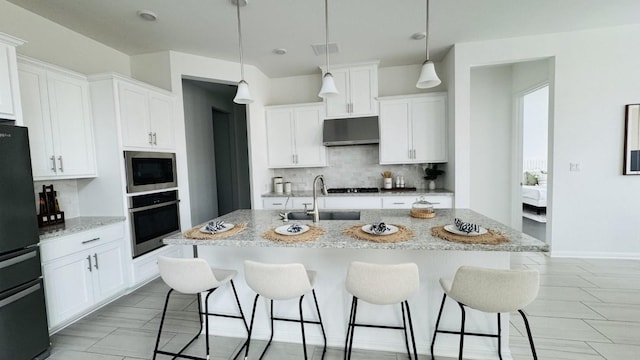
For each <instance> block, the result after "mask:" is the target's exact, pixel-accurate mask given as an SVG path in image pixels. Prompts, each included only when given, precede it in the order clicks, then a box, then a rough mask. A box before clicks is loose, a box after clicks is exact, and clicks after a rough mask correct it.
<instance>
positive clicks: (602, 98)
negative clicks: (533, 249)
mask: <svg viewBox="0 0 640 360" xmlns="http://www.w3.org/2000/svg"><path fill="white" fill-rule="evenodd" d="M639 39H640V26H637V25H633V26H621V27H615V28H607V29H599V30H590V31H580V32H570V33H561V34H548V35H542V36H530V37H522V38H513V39H502V40H493V41H482V42H473V43H464V44H457V45H456V50H455V51H456V59H455V74H456V78H455V101H456V113H455V127H456V146H455V148H456V180H455V181H456V188H455V190H456V197H455V199H456V200H455V201H456V206H457V207H469V205H470V201H471V186H470V181H471V179H472V178H473V174H472V172H471V166H470V163H469V159H470V158H471V153H472V151H473V150H472V148H471V146H470V144H469V142H467V141H464V140H465V139H468V138H469V134H470V131H471V128H472V127H471V107H470V104H471V99H470V95H471V81H470V77H471V76H470V74H471V68H472V66H478V65H483V64H500V63H510V62H515V61H522V60H528V59H540V58H545V57H554V58H555V59H554V60H555V62H554V67H553V72H552V76H554V84H555V89H552V92H551V97H552V101H553V104H550V106H552V109H553V110H552V112H551V114H552V117H551V119H550V124H549V126H550V134H551V135H552V136H550V138H549V141H550V143H551V147H552V150H553V158H552V161H551V164H549V165H550V166H551V167H552V170H551V176H550V178H549V183H550V185H551V186H552V187H553V194H550V195H552V199H551V200H552V202H553V203H552V204H551V207H552V209H553V212H552V213H551V214H548V216H550V217H551V221H552V222H553V227H552V228H551V229H550V231H548V233H547V235H551V238H552V241H553V243H552V255H557V256H608V257H636V258H640V235H639V233H638V232H637V230H636V229H635V225H634V224H635V223H637V213H638V210H639V207H638V204H640V191H638V186H639V185H640V178H638V177H633V176H622V175H621V174H622V168H621V167H622V149H623V144H622V142H623V131H624V105H625V104H630V103H637V102H638V92H637V84H638V83H640V71H638V70H637V61H636V60H635V59H637V58H638V57H639V56H640V49H639V48H638V47H634V46H630V44H635V43H637V42H638V40H639ZM594 48H597V49H598V53H599V54H603V56H594V55H593V51H594ZM460 140H462V141H460ZM570 162H574V163H580V165H581V171H580V172H569V163H570ZM597 209H599V210H597Z"/></svg>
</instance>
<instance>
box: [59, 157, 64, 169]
mask: <svg viewBox="0 0 640 360" xmlns="http://www.w3.org/2000/svg"><path fill="white" fill-rule="evenodd" d="M58 162H59V163H60V172H64V167H62V155H60V156H58Z"/></svg>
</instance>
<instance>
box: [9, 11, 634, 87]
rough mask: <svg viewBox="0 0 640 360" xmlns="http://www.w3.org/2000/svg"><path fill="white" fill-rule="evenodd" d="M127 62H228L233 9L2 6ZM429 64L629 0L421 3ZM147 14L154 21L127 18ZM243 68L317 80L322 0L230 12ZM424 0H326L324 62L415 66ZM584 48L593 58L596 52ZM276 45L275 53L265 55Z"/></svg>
mask: <svg viewBox="0 0 640 360" xmlns="http://www.w3.org/2000/svg"><path fill="white" fill-rule="evenodd" d="M9 1H10V2H11V3H14V4H16V5H18V6H21V7H23V8H25V9H27V10H29V11H32V12H34V13H36V14H39V15H41V16H43V17H45V18H48V19H50V20H52V21H54V22H57V23H59V24H61V25H63V26H65V27H67V28H70V29H72V30H74V31H76V32H78V33H81V34H84V35H86V36H88V37H90V38H92V39H95V40H97V41H99V42H101V43H104V44H106V45H108V46H110V47H112V48H114V49H117V50H119V51H121V52H123V53H126V54H128V55H138V54H144V53H151V52H157V51H163V50H175V51H180V52H185V53H191V54H196V55H202V56H208V57H214V58H218V59H223V60H230V61H238V58H239V53H238V35H237V22H236V8H235V5H233V3H231V0H136V1H130V0H111V1H105V0H46V1H45V0H40V1H34V0H9ZM430 5H431V6H430V7H431V9H430V11H431V15H430V18H431V19H430V20H431V25H430V28H431V38H430V47H431V58H432V60H435V61H440V60H442V58H443V57H444V56H445V55H446V53H447V51H448V50H449V49H450V48H451V46H452V45H453V44H456V43H463V42H470V41H478V40H487V39H500V38H509V37H517V36H526V35H535V34H544V33H555V32H565V31H574V30H583V29H591V28H598V27H609V26H617V25H627V24H636V23H640V16H638V14H639V13H640V1H638V0H608V1H603V0H597V1H596V0H561V1H559V0H519V1H514V0H431V3H430ZM141 9H146V10H150V11H152V12H154V13H155V14H157V16H158V19H157V21H155V22H147V21H143V20H141V19H140V18H139V17H138V16H137V15H136V12H137V11H138V10H141ZM240 11H241V17H242V35H243V41H244V57H245V63H247V64H251V65H254V66H256V67H258V68H259V69H260V70H261V71H262V72H264V73H265V74H266V75H267V76H268V77H272V78H274V77H284V76H294V75H302V74H313V73H317V72H318V71H319V70H318V66H319V65H322V64H324V56H322V55H321V56H316V55H315V54H314V52H313V50H312V48H311V45H312V44H323V43H324V2H323V1H322V0H249V4H248V5H247V6H245V7H242V8H241V9H240ZM425 17H426V16H425V1H424V0H330V1H329V30H330V33H329V36H330V37H329V41H330V42H335V43H337V44H338V47H339V52H338V53H335V54H331V63H332V64H338V63H354V62H365V61H371V60H380V64H381V66H395V65H408V64H420V63H422V61H424V58H425V50H424V46H425V42H424V40H419V41H417V40H412V39H411V35H412V34H413V33H416V32H424V31H425ZM596 46H597V44H594V52H595V53H597V49H595V47H596ZM276 48H284V49H286V50H287V54H285V55H276V54H275V53H273V50H274V49H276Z"/></svg>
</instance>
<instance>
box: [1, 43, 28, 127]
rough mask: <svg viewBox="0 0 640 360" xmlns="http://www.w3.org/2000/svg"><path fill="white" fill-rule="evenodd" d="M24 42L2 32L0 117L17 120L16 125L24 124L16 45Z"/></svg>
mask: <svg viewBox="0 0 640 360" xmlns="http://www.w3.org/2000/svg"><path fill="white" fill-rule="evenodd" d="M23 43H24V42H23V41H22V40H20V39H18V38H14V37H13V36H9V35H6V34H3V33H0V119H10V120H15V121H16V125H22V109H21V106H20V91H19V86H18V65H17V62H16V46H20V45H22V44H23Z"/></svg>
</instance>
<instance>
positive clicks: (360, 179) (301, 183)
mask: <svg viewBox="0 0 640 360" xmlns="http://www.w3.org/2000/svg"><path fill="white" fill-rule="evenodd" d="M378 162H379V161H378V145H353V146H334V147H329V148H327V163H328V166H327V167H319V168H293V169H273V170H272V173H273V174H272V176H281V177H283V178H284V181H285V182H286V181H288V182H291V188H292V191H294V192H295V191H308V190H312V185H313V178H314V177H315V176H316V175H320V174H322V175H324V178H325V180H326V182H327V187H328V188H338V187H377V188H380V187H382V175H381V173H382V172H384V171H391V172H392V173H393V179H394V186H395V178H396V176H397V175H401V176H404V182H405V187H417V188H423V189H424V188H426V187H427V181H426V180H425V179H424V168H425V167H426V165H427V164H408V165H380V164H379V163H378ZM441 181H442V179H441V178H440V179H438V180H437V182H436V184H438V187H441ZM269 189H271V184H269Z"/></svg>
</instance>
